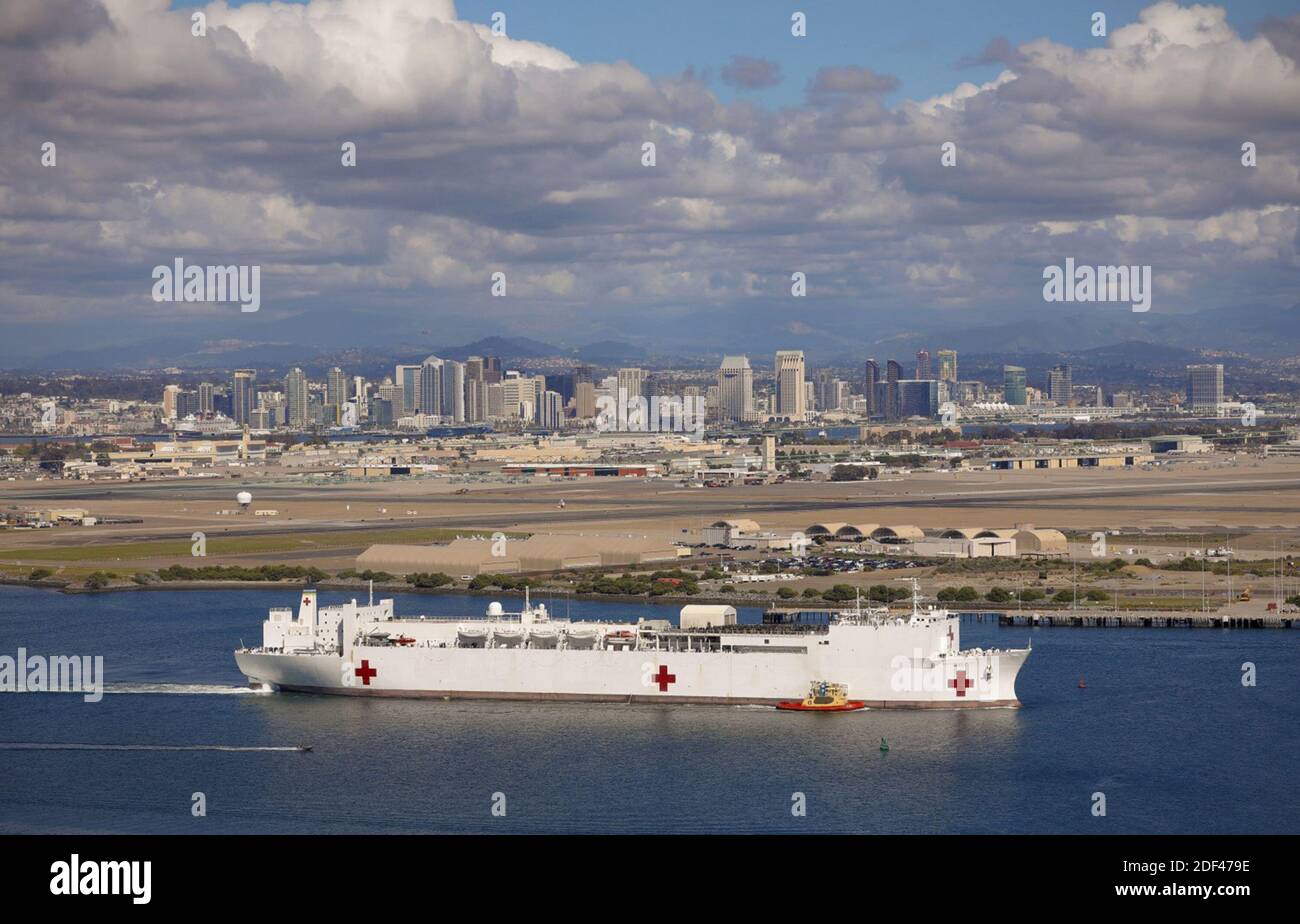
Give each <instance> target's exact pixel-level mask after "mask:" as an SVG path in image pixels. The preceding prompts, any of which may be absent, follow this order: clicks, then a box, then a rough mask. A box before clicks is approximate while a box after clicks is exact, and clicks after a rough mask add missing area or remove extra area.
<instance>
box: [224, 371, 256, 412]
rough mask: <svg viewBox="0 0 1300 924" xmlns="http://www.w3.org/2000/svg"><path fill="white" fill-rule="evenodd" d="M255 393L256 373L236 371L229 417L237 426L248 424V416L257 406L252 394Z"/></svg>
mask: <svg viewBox="0 0 1300 924" xmlns="http://www.w3.org/2000/svg"><path fill="white" fill-rule="evenodd" d="M256 391H257V372H256V371H254V370H253V369H236V370H235V380H234V383H233V387H232V388H231V390H230V392H231V404H230V410H231V414H230V417H231V419H232V420H234V422H235V423H237V424H246V423H248V415H249V413H250V412H251V411H252V410H253V408H254V407H256V406H257V401H256V400H255V399H254V397H253V396H254V393H255V392H256Z"/></svg>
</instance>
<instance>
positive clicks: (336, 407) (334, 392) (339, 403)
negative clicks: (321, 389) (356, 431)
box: [325, 366, 348, 424]
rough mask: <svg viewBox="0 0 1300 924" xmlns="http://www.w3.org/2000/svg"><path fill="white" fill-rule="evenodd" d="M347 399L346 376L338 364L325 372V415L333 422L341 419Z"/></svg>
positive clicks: (338, 421)
mask: <svg viewBox="0 0 1300 924" xmlns="http://www.w3.org/2000/svg"><path fill="white" fill-rule="evenodd" d="M347 400H348V377H347V376H346V375H344V374H343V370H342V369H340V368H339V367H338V366H335V367H334V368H332V369H330V371H329V372H327V373H325V417H326V419H327V420H331V421H332V422H333V423H336V424H337V423H340V422H342V420H343V404H344V402H346V401H347Z"/></svg>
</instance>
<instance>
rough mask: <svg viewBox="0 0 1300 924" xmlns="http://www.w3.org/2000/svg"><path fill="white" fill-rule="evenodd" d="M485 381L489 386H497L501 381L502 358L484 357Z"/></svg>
mask: <svg viewBox="0 0 1300 924" xmlns="http://www.w3.org/2000/svg"><path fill="white" fill-rule="evenodd" d="M483 381H485V382H487V383H488V384H489V385H495V384H496V383H498V382H500V381H501V357H500V356H484V357H483Z"/></svg>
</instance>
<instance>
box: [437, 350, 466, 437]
mask: <svg viewBox="0 0 1300 924" xmlns="http://www.w3.org/2000/svg"><path fill="white" fill-rule="evenodd" d="M441 414H442V416H443V417H445V418H447V420H448V422H450V423H464V422H465V364H464V363H458V362H456V361H455V360H454V359H448V360H444V361H443V364H442V411H441Z"/></svg>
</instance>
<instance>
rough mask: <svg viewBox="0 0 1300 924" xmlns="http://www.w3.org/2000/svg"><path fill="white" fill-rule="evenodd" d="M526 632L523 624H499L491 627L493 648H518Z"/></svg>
mask: <svg viewBox="0 0 1300 924" xmlns="http://www.w3.org/2000/svg"><path fill="white" fill-rule="evenodd" d="M527 635H528V633H527V632H526V631H525V630H524V627H523V626H519V625H500V626H493V627H492V647H493V648H518V647H519V646H520V645H522V644H523V643H524V638H525V637H526V636H527Z"/></svg>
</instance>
